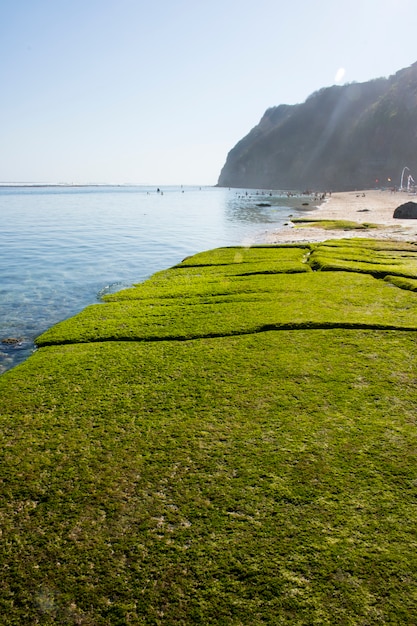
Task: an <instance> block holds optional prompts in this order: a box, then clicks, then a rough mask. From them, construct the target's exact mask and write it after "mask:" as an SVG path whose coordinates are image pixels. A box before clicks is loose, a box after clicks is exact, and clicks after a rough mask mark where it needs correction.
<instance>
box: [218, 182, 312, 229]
mask: <svg viewBox="0 0 417 626" xmlns="http://www.w3.org/2000/svg"><path fill="white" fill-rule="evenodd" d="M306 202H309V201H308V199H307V200H306V199H305V196H301V195H300V194H297V193H291V194H289V193H284V192H282V191H253V190H248V191H245V190H241V189H238V190H235V191H234V192H233V194H230V195H229V196H228V197H227V200H226V216H227V219H229V220H230V221H232V222H247V223H251V224H276V222H277V221H280V220H282V219H285V217H288V216H289V215H290V214H291V211H296V210H301V209H303V208H306V207H303V206H302V205H303V203H306Z"/></svg>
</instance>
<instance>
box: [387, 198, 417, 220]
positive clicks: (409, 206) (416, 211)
mask: <svg viewBox="0 0 417 626" xmlns="http://www.w3.org/2000/svg"><path fill="white" fill-rule="evenodd" d="M393 217H397V218H400V219H403V220H404V219H407V220H417V202H406V203H405V204H400V206H398V207H397V208H396V209H395V211H394V215H393Z"/></svg>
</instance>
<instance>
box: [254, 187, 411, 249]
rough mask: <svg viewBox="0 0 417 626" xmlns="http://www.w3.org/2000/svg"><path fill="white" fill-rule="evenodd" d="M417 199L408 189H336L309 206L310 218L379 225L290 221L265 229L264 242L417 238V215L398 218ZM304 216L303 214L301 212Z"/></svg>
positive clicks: (308, 215) (409, 239)
mask: <svg viewBox="0 0 417 626" xmlns="http://www.w3.org/2000/svg"><path fill="white" fill-rule="evenodd" d="M410 200H411V201H414V202H417V197H416V196H415V195H410V194H408V193H405V192H391V191H390V190H386V191H385V190H384V191H375V190H371V191H364V192H362V191H360V192H357V191H352V192H351V191H349V192H341V193H333V194H332V195H331V196H330V197H327V198H326V199H325V200H324V202H323V203H322V204H321V205H320V206H319V207H317V208H316V209H314V210H306V212H305V216H303V217H305V218H306V219H309V218H311V219H312V220H349V221H353V222H358V223H360V224H363V223H366V222H368V223H372V224H378V228H370V229H364V230H343V229H337V230H325V229H323V228H319V227H298V226H295V225H294V224H291V223H290V222H289V224H288V226H284V227H282V228H280V229H279V230H276V231H270V232H266V233H264V239H263V241H264V243H292V242H317V241H325V240H326V239H341V238H347V237H349V238H350V237H366V238H372V239H397V240H401V241H417V219H415V220H409V219H406V220H404V219H403V220H401V219H394V218H393V214H394V210H395V209H396V208H397V207H398V206H400V205H401V204H404V203H405V202H409V201H410ZM297 217H301V216H297Z"/></svg>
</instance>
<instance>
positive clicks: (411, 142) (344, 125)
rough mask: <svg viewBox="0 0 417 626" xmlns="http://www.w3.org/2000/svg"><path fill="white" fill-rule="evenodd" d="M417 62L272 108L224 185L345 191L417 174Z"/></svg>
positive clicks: (232, 159)
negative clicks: (383, 75) (406, 173)
mask: <svg viewBox="0 0 417 626" xmlns="http://www.w3.org/2000/svg"><path fill="white" fill-rule="evenodd" d="M416 155H417V63H414V64H413V65H412V66H411V67H409V68H406V69H403V70H400V71H399V72H397V73H396V74H395V75H393V76H390V77H389V78H388V79H384V78H380V79H376V80H372V81H369V82H366V83H352V84H347V85H344V86H333V87H328V88H324V89H321V90H320V91H318V92H316V93H314V94H312V95H311V96H310V97H309V98H308V99H307V100H306V102H304V103H303V104H297V105H293V106H289V105H281V106H278V107H273V108H271V109H268V110H267V111H266V112H265V114H264V116H263V117H262V119H261V121H260V122H259V124H258V125H257V126H256V127H255V128H254V129H252V130H251V131H250V133H249V134H248V135H247V136H246V137H244V138H243V139H242V140H241V141H239V142H238V144H237V145H236V146H235V147H234V148H233V149H232V150H231V151H230V152H229V154H228V157H227V160H226V163H225V165H224V167H223V169H222V171H221V173H220V177H219V181H218V184H219V186H223V187H252V188H264V189H268V188H269V189H316V190H317V189H318V190H331V189H337V190H339V191H342V190H349V189H370V188H373V187H375V186H381V185H382V186H392V185H394V184H396V185H399V184H400V182H401V181H400V178H401V172H402V169H403V167H404V166H407V167H409V168H410V170H409V171H411V173H412V174H413V176H414V178H415V180H417V178H416V174H417V156H416Z"/></svg>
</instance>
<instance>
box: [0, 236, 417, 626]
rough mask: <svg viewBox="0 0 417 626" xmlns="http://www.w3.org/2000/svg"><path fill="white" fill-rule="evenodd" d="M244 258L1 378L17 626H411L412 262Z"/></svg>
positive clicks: (80, 333)
mask: <svg viewBox="0 0 417 626" xmlns="http://www.w3.org/2000/svg"><path fill="white" fill-rule="evenodd" d="M236 252H237V249H219V250H217V251H213V252H212V258H213V263H212V264H211V263H210V257H211V253H210V252H208V253H202V254H201V255H196V256H197V257H198V258H197V259H194V260H193V258H191V259H187V260H185V261H184V262H183V263H182V264H180V265H179V267H176V268H173V269H171V270H167V271H165V272H160V273H158V274H156V275H155V276H153V277H152V278H151V279H150V280H148V281H146V282H145V283H143V285H137V286H135V287H133V288H132V289H130V290H126V291H125V292H121V293H119V294H113V295H112V296H111V297H108V298H106V303H105V304H100V305H96V306H92V307H88V308H87V309H85V310H84V311H83V312H82V313H80V314H79V315H77V316H75V317H74V318H72V319H70V320H67V321H65V322H62V323H61V324H58V325H57V326H55V327H54V328H52V329H50V330H49V331H48V332H47V333H44V334H43V335H42V336H41V337H40V338H39V346H40V348H39V349H38V350H37V352H36V353H35V354H34V355H33V356H32V357H31V358H30V359H28V360H27V361H26V362H25V363H23V364H21V365H20V366H18V367H16V368H15V369H13V370H11V371H9V372H7V373H6V374H4V375H3V376H1V377H0V397H1V404H0V440H1V446H2V451H3V454H2V458H1V460H0V477H1V484H2V489H1V492H0V498H1V507H0V523H1V539H2V541H1V543H0V551H1V563H2V577H1V581H0V589H1V592H0V615H2V620H3V621H2V623H4V624H5V625H6V626H8V625H15V624H16V625H17V624H42V625H46V626H49V625H52V624H86V625H89V626H90V625H91V626H96V625H99V626H101V625H103V626H107V625H108V626H113V625H114V624H149V625H151V624H152V625H157V624H166V625H173V626H174V625H175V626H177V625H178V624H183V625H188V624H216V625H220V624H222V625H223V624H236V625H238V624H239V625H240V624H244V625H248V626H249V625H250V626H258V625H259V626H261V625H263V624H271V625H272V624H274V625H275V624H288V625H291V626H292V625H293V624H299V625H305V626H307V625H310V624H328V625H329V626H330V625H332V626H333V625H334V624H340V625H342V624H352V625H353V624H384V623H386V624H412V623H413V621H414V619H415V600H416V597H417V579H416V576H415V572H416V571H417V552H416V550H415V543H416V528H417V507H416V506H415V504H416V499H417V429H416V382H417V379H416V372H417V342H416V337H417V327H416V324H417V321H416V320H417V315H416V306H417V294H416V293H415V291H413V289H411V287H412V286H413V285H414V286H416V283H417V275H416V274H414V275H412V269H413V267H414V266H413V263H414V262H415V261H414V254H415V252H416V248H415V247H413V246H412V245H411V244H410V245H409V246H407V245H406V244H397V243H395V242H383V243H378V244H375V243H373V242H370V241H368V240H366V241H362V240H361V241H360V245H359V243H358V241H353V242H351V241H344V242H343V241H342V242H338V243H336V242H326V244H319V245H311V246H308V247H307V248H306V247H300V248H297V247H295V248H281V247H278V248H274V247H272V248H261V249H254V250H253V256H252V255H251V252H250V250H248V249H243V250H242V259H244V260H242V261H239V262H236V260H235V259H236ZM264 254H265V257H264V258H260V256H259V255H261V256H262V255H264ZM266 256H268V258H269V260H266ZM317 258H318V259H319V261H320V259H322V260H323V262H326V263H327V264H328V267H329V271H326V272H322V271H318V272H317V271H313V270H314V269H315V265H316V261H317ZM341 262H344V263H346V264H347V267H348V271H341V270H340V267H339V266H338V264H339V263H341ZM355 263H357V264H360V265H359V269H358V270H357V271H356V270H355V269H354V267H355V265H354V264H355ZM269 264H270V265H271V268H272V269H273V273H270V272H269V271H268V265H269ZM287 264H288V265H287ZM332 264H333V265H334V269H335V270H337V271H331V266H332ZM251 266H252V267H251ZM237 267H238V268H239V270H238V271H235V269H236V268H237ZM287 267H293V268H295V269H296V271H295V272H294V273H288V272H287V270H285V271H282V268H287ZM301 267H302V268H303V270H298V269H297V268H301ZM365 267H368V268H370V270H371V271H368V272H365V270H364V269H362V268H365ZM385 267H394V268H395V269H396V271H397V272H405V273H407V272H408V273H409V275H410V276H409V277H406V276H405V275H401V276H400V275H396V276H395V275H393V274H389V275H387V276H386V278H385V280H378V279H377V278H375V277H374V275H372V274H373V272H374V271H376V269H381V268H383V270H384V271H385ZM242 268H243V272H242ZM248 268H249V272H248V273H247V274H246V270H247V269H248ZM271 268H269V269H271ZM278 268H281V271H279V270H278ZM304 268H305V269H304ZM260 269H262V271H258V270H260ZM320 269H321V268H320ZM252 270H256V271H252ZM404 285H408V287H404ZM398 287H400V288H398ZM377 328H378V329H379V330H376V329H377ZM388 328H390V329H391V330H387V329H388Z"/></svg>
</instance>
